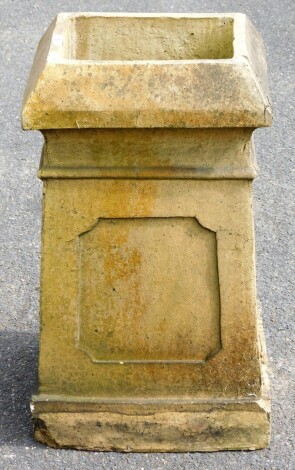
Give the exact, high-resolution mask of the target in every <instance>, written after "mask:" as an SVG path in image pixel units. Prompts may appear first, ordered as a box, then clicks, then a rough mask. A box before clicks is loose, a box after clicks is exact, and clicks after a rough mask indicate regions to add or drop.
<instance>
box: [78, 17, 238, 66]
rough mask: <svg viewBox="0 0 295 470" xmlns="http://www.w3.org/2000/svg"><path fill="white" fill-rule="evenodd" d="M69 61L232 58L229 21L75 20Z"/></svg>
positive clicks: (195, 19) (162, 19) (190, 19)
mask: <svg viewBox="0 0 295 470" xmlns="http://www.w3.org/2000/svg"><path fill="white" fill-rule="evenodd" d="M73 21H74V22H75V26H74V25H73V26H74V31H75V35H74V37H73V41H72V45H73V47H72V54H71V55H72V58H73V59H78V60H194V59H227V58H231V57H232V56H233V19H232V18H210V17H209V18H169V17H166V18H165V17H164V18H155V17H154V18H148V17H146V18H135V17H99V16H90V17H82V16H81V17H77V18H75V19H74V20H73Z"/></svg>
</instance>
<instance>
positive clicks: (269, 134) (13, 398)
mask: <svg viewBox="0 0 295 470" xmlns="http://www.w3.org/2000/svg"><path fill="white" fill-rule="evenodd" d="M60 11H131V12H132V11H141V12H144V11H147V12H148V11H150V12H153V11H158V12H165V11H168V12H169V11H170V12H213V11H218V12H232V11H239V12H244V13H246V14H248V16H249V17H250V18H251V20H252V21H253V23H254V24H255V25H256V27H257V29H258V30H259V31H260V32H261V33H262V36H263V38H264V42H265V46H266V49H267V55H268V64H269V76H270V84H271V91H272V98H273V104H274V125H273V127H272V128H270V129H261V130H258V131H256V151H257V158H258V163H259V166H260V173H259V176H258V178H257V179H256V181H255V185H254V188H255V200H254V209H255V223H256V248H257V288H258V297H259V299H260V302H261V305H262V310H263V317H264V327H265V334H266V341H267V348H268V358H269V370H270V376H271V382H272V399H273V401H272V420H273V424H272V441H271V446H270V449H267V450H262V451H254V452H219V453H212V454H210V453H204V454H201V453H192V454H116V453H88V452H81V451H72V450H53V449H49V448H46V447H44V446H42V445H40V444H38V443H36V442H35V441H34V440H33V437H32V427H31V422H30V412H29V400H30V396H31V394H32V392H33V391H35V390H36V382H37V381H36V375H37V374H36V370H37V354H38V286H39V258H40V224H41V194H42V187H41V183H40V181H39V180H38V179H37V178H36V171H37V168H38V163H39V158H40V151H41V145H42V138H41V135H39V133H38V132H27V133H24V132H22V131H21V128H20V109H21V100H22V95H23V91H24V87H25V83H26V80H27V77H28V72H29V69H30V67H31V65H32V59H33V55H34V52H35V49H36V46H37V42H38V40H39V39H40V37H41V35H42V33H43V32H44V30H45V29H46V27H47V26H48V24H49V22H50V21H51V19H52V18H53V17H54V16H55V14H56V13H58V12H60ZM0 18H1V19H0V21H1V28H0V37H1V50H0V55H1V60H0V68H1V73H0V75H1V87H0V95H1V107H0V124H1V127H0V128H1V134H0V161H1V163H0V178H1V184H0V210H1V213H0V237H1V244H0V267H1V270H0V283H1V296H0V310H1V315H0V407H1V413H0V446H1V453H0V469H32V470H33V469H36V470H37V469H38V470H40V469H41V470H43V469H64V470H68V469H69V470H70V469H71V470H72V469H77V470H82V469H108V470H110V469H120V470H122V469H128V470H133V469H136V470H142V469H144V470H150V469H159V470H160V469H161V470H162V469H169V470H172V469H185V470H190V469H198V470H205V469H237V468H240V469H243V470H245V469H252V468H253V469H256V470H260V469H261V470H262V469H280V470H285V469H286V470H287V469H295V452H294V443H295V411H294V410H295V407H294V405H295V384H294V380H295V374H294V372H295V367H294V363H295V361H294V358H295V357H294V353H295V344H294V330H295V316H294V305H295V303H294V291H295V290H294V277H295V276H294V227H295V217H294V216H295V211H294V200H295V197H294V161H292V157H293V155H292V147H293V144H294V139H293V131H294V127H295V125H294V112H292V111H293V105H294V102H293V97H294V74H293V72H294V39H295V38H294V4H293V2H292V1H291V0H281V1H276V2H275V1H274V0H269V1H264V0H261V1H260V0H248V1H247V2H245V1H198V2H197V1H184V0H183V1H177V0H175V1H173V0H171V1H165V0H158V1H157V2H153V1H152V0H150V1H141V0H137V1H127V0H122V1H110V0H106V1H104V2H102V1H93V0H89V1H87V2H85V1H77V0H72V1H71V2H70V1H69V0H61V1H57V0H47V1H45V0H44V1H41V0H39V1H37V0H35V1H34V0H0ZM292 95H293V96H292Z"/></svg>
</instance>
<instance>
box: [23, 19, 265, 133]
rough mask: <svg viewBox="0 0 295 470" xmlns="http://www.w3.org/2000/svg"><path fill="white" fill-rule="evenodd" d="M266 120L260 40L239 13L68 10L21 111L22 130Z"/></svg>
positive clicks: (42, 50)
mask: <svg viewBox="0 0 295 470" xmlns="http://www.w3.org/2000/svg"><path fill="white" fill-rule="evenodd" d="M106 24H107V25H108V27H107V28H106V27H105V25H106ZM142 31H143V32H142ZM133 32H134V34H135V36H138V38H140V40H138V41H136V39H135V38H134V35H133ZM110 38H112V39H110ZM160 45H161V46H160ZM166 46H167V47H166ZM257 57H259V59H257ZM270 122H271V108H270V102H269V93H268V86H267V80H266V63H265V54H264V49H263V44H262V41H261V38H260V36H259V35H258V33H257V32H256V30H255V29H254V28H253V26H252V24H251V23H250V22H249V20H248V19H247V17H246V16H245V15H242V14H219V15H218V14H212V15H211V14H210V15H186V14H181V15H172V14H169V15H161V14H158V15H156V14H154V15H150V14H145V15H142V14H134V15H128V14H109V13H105V14H92V13H83V14H71V13H62V14H60V15H58V16H57V18H56V19H55V20H54V22H53V23H52V25H51V26H50V28H49V29H48V31H47V32H46V34H45V35H44V37H43V39H42V40H41V42H40V45H39V48H38V51H37V55H36V58H35V62H34V66H33V69H32V72H31V76H30V79H29V82H28V86H27V90H26V94H25V98H24V108H23V127H24V128H25V129H57V128H62V129H64V128H95V127H101V128H108V127H110V128H115V127H122V128H126V127H130V128H133V127H140V128H146V127H154V128H158V127H192V128H194V127H251V128H254V127H261V126H267V125H269V124H270Z"/></svg>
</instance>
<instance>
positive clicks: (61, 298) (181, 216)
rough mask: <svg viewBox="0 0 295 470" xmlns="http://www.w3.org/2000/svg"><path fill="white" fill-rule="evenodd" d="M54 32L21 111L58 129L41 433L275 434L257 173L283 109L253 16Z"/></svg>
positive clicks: (45, 171) (110, 437) (141, 18)
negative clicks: (256, 137)
mask: <svg viewBox="0 0 295 470" xmlns="http://www.w3.org/2000/svg"><path fill="white" fill-rule="evenodd" d="M106 24H107V25H109V28H107V33H106V35H104V34H102V32H101V31H106V27H105V25H106ZM130 28H132V30H133V31H134V37H137V38H138V41H134V37H133V40H132V41H131V40H130V36H129V33H128V31H130ZM109 35H110V37H112V38H113V42H112V43H111V45H110V47H108V44H109V42H110V39H109ZM195 36H196V37H195ZM123 37H124V38H125V39H124V41H123V39H122V38H123ZM159 37H160V38H161V39H157V40H156V38H159ZM98 38H101V40H100V41H98ZM233 38H234V39H233ZM42 41H43V42H41V44H40V46H39V50H38V53H37V56H36V59H35V63H34V66H33V70H32V73H31V78H30V80H29V84H28V89H27V93H26V97H25V101H24V109H23V124H24V127H25V128H37V129H41V130H42V132H43V134H44V137H45V144H44V149H43V156H42V162H41V167H40V172H39V176H40V177H41V178H42V179H43V180H44V206H43V233H42V279H41V333H40V361H39V381H40V384H39V394H38V395H37V396H36V397H34V398H33V417H34V422H35V429H36V438H37V439H38V440H40V441H41V442H44V443H46V444H48V445H51V446H54V447H76V448H86V449H93V450H94V449H98V450H113V449H115V450H123V451H193V450H203V451H206V450H221V449H254V448H261V447H264V446H267V445H268V440H269V399H268V388H267V385H266V384H265V363H264V362H265V361H264V356H265V354H264V352H263V340H262V339H261V337H262V327H261V325H260V323H259V324H258V323H257V308H256V292H255V263H254V236H253V220H252V188H251V186H252V185H251V180H252V179H253V178H254V177H255V174H256V166H255V152H254V146H253V140H252V132H253V128H254V127H258V126H264V125H268V124H269V122H270V108H269V105H268V104H267V103H268V102H269V101H268V92H267V83H266V70H265V61H264V56H263V46H262V44H261V40H260V39H259V36H258V35H257V33H256V31H255V30H254V28H253V26H252V25H251V24H250V23H249V21H248V20H247V19H246V17H244V16H243V15H212V16H211V15H210V17H208V15H207V16H206V15H172V16H170V15H146V16H145V15H134V16H132V17H129V16H128V15H117V16H116V15H110V14H103V15H101V16H99V15H95V14H85V15H84V14H79V15H75V14H74V15H73V14H62V15H59V17H58V18H57V20H56V21H55V22H54V23H53V25H52V26H51V27H50V28H49V30H48V32H47V33H46V34H45V36H44V38H43V40H42ZM159 41H160V42H159ZM208 42H209V43H210V44H211V47H209V46H208ZM146 44H147V46H145V45H146ZM257 56H259V60H258V59H257V58H256V57H257ZM83 127H85V129H84V128H83ZM82 128H83V129H82Z"/></svg>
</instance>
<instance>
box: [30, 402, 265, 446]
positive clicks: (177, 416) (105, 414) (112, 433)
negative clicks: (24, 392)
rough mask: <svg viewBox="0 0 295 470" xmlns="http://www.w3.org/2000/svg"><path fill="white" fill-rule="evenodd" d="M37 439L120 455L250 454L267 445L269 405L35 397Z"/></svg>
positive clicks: (50, 444)
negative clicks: (158, 453) (218, 452)
mask: <svg viewBox="0 0 295 470" xmlns="http://www.w3.org/2000/svg"><path fill="white" fill-rule="evenodd" d="M32 412H33V421H34V426H35V438H36V439H37V440H38V441H39V442H41V443H43V444H47V445H49V446H50V447H55V448H61V447H64V448H66V447H71V448H76V449H84V450H93V451H95V450H97V451H121V452H193V451H218V450H239V449H241V450H242V449H244V450H247V449H249V450H254V449H260V448H264V447H267V446H268V444H269V433H270V423H269V410H268V400H257V401H254V400H250V399H249V400H246V399H243V400H240V401H234V400H212V401H210V402H209V401H203V402H202V401H200V400H198V401H195V402H192V401H189V402H188V401H179V400H178V401H173V402H172V401H166V402H165V401H147V400H145V401H139V400H138V401H135V400H134V401H128V402H127V401H126V402H122V401H120V402H119V401H118V402H116V401H115V400H114V401H97V400H96V401H86V400H85V399H80V400H77V399H75V400H71V399H70V398H68V399H65V398H64V397H63V399H62V400H61V399H59V398H58V397H52V396H42V395H39V396H35V397H33V402H32Z"/></svg>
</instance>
